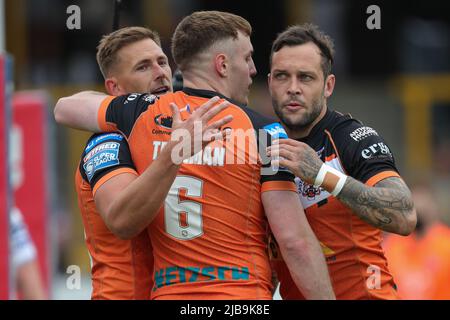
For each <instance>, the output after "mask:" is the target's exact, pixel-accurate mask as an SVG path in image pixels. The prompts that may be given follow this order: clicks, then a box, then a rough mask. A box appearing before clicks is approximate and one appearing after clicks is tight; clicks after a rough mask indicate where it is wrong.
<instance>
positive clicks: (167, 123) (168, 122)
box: [155, 114, 173, 129]
mask: <svg viewBox="0 0 450 320" xmlns="http://www.w3.org/2000/svg"><path fill="white" fill-rule="evenodd" d="M172 122H173V118H172V117H171V116H165V115H163V114H158V115H157V116H156V117H155V123H156V124H157V125H158V126H160V127H163V128H165V129H172Z"/></svg>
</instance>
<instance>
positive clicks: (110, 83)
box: [105, 77, 121, 96]
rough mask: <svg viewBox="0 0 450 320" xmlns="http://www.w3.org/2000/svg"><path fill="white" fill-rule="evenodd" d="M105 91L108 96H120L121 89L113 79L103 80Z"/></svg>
mask: <svg viewBox="0 0 450 320" xmlns="http://www.w3.org/2000/svg"><path fill="white" fill-rule="evenodd" d="M105 89H106V92H108V94H109V95H112V96H120V92H121V88H120V86H119V83H118V82H117V79H116V78H115V77H111V78H107V79H105Z"/></svg>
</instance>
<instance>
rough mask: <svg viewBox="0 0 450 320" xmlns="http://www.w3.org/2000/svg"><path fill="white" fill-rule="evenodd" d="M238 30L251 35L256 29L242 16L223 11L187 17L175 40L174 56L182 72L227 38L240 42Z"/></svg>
mask: <svg viewBox="0 0 450 320" xmlns="http://www.w3.org/2000/svg"><path fill="white" fill-rule="evenodd" d="M238 31H241V32H242V33H244V34H246V35H248V36H250V35H251V33H252V27H251V25H250V23H249V22H248V21H247V20H245V19H244V18H242V17H241V16H238V15H235V14H232V13H229V12H221V11H197V12H194V13H192V14H191V15H189V16H187V17H185V18H184V19H183V20H182V21H181V22H180V23H179V24H178V26H177V27H176V29H175V32H174V34H173V37H172V56H173V59H174V60H175V63H176V64H177V66H178V67H179V68H180V70H181V71H183V70H185V69H186V67H188V65H189V64H190V63H191V62H192V60H193V58H194V57H195V56H196V55H197V54H199V53H201V52H203V51H204V50H206V49H208V48H209V47H211V46H212V45H213V44H214V43H216V42H217V41H220V40H225V39H237V37H238Z"/></svg>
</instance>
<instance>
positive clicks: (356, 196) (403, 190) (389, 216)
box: [338, 177, 414, 232]
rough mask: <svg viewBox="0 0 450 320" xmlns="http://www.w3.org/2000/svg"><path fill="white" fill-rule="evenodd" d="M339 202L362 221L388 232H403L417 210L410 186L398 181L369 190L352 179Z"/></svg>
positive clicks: (346, 184)
mask: <svg viewBox="0 0 450 320" xmlns="http://www.w3.org/2000/svg"><path fill="white" fill-rule="evenodd" d="M338 198H339V200H341V201H342V202H343V203H344V204H346V205H347V206H348V207H349V208H351V209H352V210H353V211H354V212H355V213H356V214H357V215H358V216H359V217H360V218H361V219H362V220H364V221H365V222H367V223H369V224H371V225H373V226H375V227H377V228H380V229H382V230H384V231H389V232H397V231H398V230H401V228H403V227H404V221H405V218H407V217H408V215H410V214H411V213H412V209H413V207H414V204H413V202H412V200H411V195H410V192H409V190H408V188H407V186H406V185H405V184H404V183H403V181H401V180H400V179H399V178H388V179H385V180H383V181H381V182H379V183H378V184H377V185H376V187H368V186H366V185H364V184H362V183H361V182H359V181H357V180H355V179H353V178H350V177H349V178H348V179H347V181H346V183H345V185H344V188H343V189H342V191H341V193H340V194H339V195H338Z"/></svg>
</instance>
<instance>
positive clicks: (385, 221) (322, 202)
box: [268, 24, 416, 299]
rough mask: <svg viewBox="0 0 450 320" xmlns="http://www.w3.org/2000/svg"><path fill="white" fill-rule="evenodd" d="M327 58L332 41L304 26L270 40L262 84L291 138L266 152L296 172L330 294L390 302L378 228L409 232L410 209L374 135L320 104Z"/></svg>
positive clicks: (287, 289) (326, 90) (282, 270)
mask: <svg viewBox="0 0 450 320" xmlns="http://www.w3.org/2000/svg"><path fill="white" fill-rule="evenodd" d="M333 55H334V52H333V43H332V41H331V39H330V38H329V37H328V36H326V35H325V34H324V33H322V32H321V31H320V30H319V29H318V28H317V27H316V26H314V25H311V24H304V25H298V26H293V27H290V28H288V29H287V30H285V31H284V32H282V33H281V34H280V35H278V37H277V38H276V40H275V41H274V43H273V46H272V52H271V61H270V62H271V70H270V74H269V76H268V83H269V89H270V94H271V96H272V102H273V107H274V110H275V113H276V114H277V115H278V117H279V118H280V120H281V122H282V123H283V125H284V128H285V129H286V131H287V133H288V136H289V137H290V139H284V140H280V141H279V143H278V144H276V145H277V150H271V148H269V154H270V155H271V156H274V157H279V159H278V160H274V164H276V165H280V166H284V167H287V168H289V169H290V170H291V171H292V172H294V173H295V175H296V176H297V184H298V191H299V196H300V200H301V202H302V204H303V206H304V208H305V210H306V215H307V218H308V221H309V223H310V224H311V227H312V229H313V230H314V232H315V234H316V235H317V237H318V239H319V241H320V242H321V244H322V246H323V251H324V254H325V256H326V258H327V263H328V268H329V271H330V276H331V279H332V282H333V287H334V290H335V292H336V297H337V298H338V299H396V298H397V292H396V289H395V284H394V280H393V278H392V276H391V274H390V273H389V270H388V267H387V261H386V258H385V255H384V252H383V250H382V247H381V241H382V234H381V230H382V231H387V232H393V233H398V234H402V235H407V234H409V233H411V232H412V230H413V229H414V227H415V224H416V212H415V209H414V205H413V202H412V200H411V193H410V191H409V189H408V187H407V186H406V184H405V182H404V181H403V180H402V178H401V177H400V175H399V173H398V170H397V168H396V166H395V162H394V157H393V155H392V153H391V150H390V149H389V147H388V146H387V144H386V142H385V141H384V140H383V138H381V136H380V135H379V134H378V132H377V131H375V130H374V129H373V128H371V127H368V126H365V125H363V124H362V123H361V122H359V121H358V120H355V119H352V118H351V116H349V115H343V114H341V113H339V112H336V111H333V110H331V109H330V108H328V107H327V99H328V98H329V97H330V96H331V94H332V93H333V89H334V84H335V76H334V75H333V74H332V73H331V66H332V63H333ZM277 264H278V276H279V279H280V282H281V286H280V293H281V296H282V297H283V298H285V299H298V298H302V294H301V293H300V292H299V291H298V290H297V289H296V287H295V285H294V284H293V282H292V280H291V279H290V276H289V273H288V272H286V267H285V266H284V265H283V263H282V262H281V261H278V262H277Z"/></svg>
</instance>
